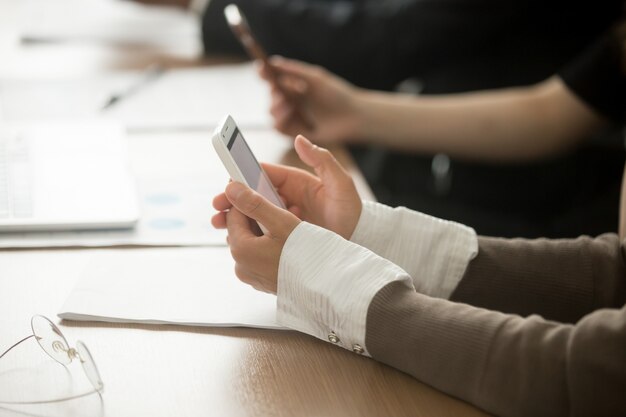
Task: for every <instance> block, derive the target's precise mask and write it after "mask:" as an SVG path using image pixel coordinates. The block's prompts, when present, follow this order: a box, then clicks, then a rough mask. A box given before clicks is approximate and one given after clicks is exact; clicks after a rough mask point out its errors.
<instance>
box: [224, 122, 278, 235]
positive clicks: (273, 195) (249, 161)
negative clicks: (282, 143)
mask: <svg viewBox="0 0 626 417" xmlns="http://www.w3.org/2000/svg"><path fill="white" fill-rule="evenodd" d="M212 142H213V147H214V148H215V151H216V152H217V155H218V156H219V157H220V159H221V160H222V163H223V164H224V166H225V167H226V170H227V171H228V174H229V175H230V178H232V179H233V181H239V182H241V183H243V184H246V185H247V186H248V187H250V188H252V189H253V190H255V191H256V192H258V193H259V194H261V195H262V196H263V197H265V198H267V199H268V200H269V201H271V202H272V203H274V204H275V205H277V206H278V207H280V208H283V209H284V208H285V205H284V204H283V201H282V200H281V199H280V197H279V196H278V193H277V192H276V189H275V188H274V186H273V185H272V183H271V182H270V180H269V178H268V177H267V174H266V173H265V171H263V168H261V165H260V164H259V162H258V161H257V159H256V158H255V156H254V154H253V153H252V150H251V149H250V146H248V143H247V142H246V140H245V139H244V137H243V135H242V134H241V131H240V130H239V128H238V127H237V125H236V124H235V121H234V120H233V118H232V117H231V116H230V115H227V116H226V117H225V118H224V119H223V120H222V122H221V123H220V124H219V125H218V127H217V128H216V129H215V132H213V138H212ZM259 226H260V227H261V230H262V231H263V233H267V230H266V229H265V228H264V227H263V225H259Z"/></svg>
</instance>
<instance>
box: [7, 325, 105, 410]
mask: <svg viewBox="0 0 626 417" xmlns="http://www.w3.org/2000/svg"><path fill="white" fill-rule="evenodd" d="M30 326H31V329H32V330H33V334H31V335H30V336H26V337H25V338H23V339H22V340H20V341H19V342H17V343H16V344H14V345H13V346H11V347H10V348H8V349H7V350H5V351H4V353H2V354H1V355H0V359H2V358H3V357H4V355H6V354H7V353H9V352H10V351H11V350H12V349H13V348H15V347H16V346H18V345H19V344H21V343H22V342H25V341H27V340H28V339H30V338H31V337H34V338H35V340H36V341H37V343H38V344H39V346H41V348H42V349H43V351H44V352H46V353H47V354H48V356H50V357H51V358H52V359H54V360H55V361H57V362H58V363H60V364H61V365H64V366H65V365H69V364H70V363H71V362H72V361H73V360H74V359H79V360H80V363H81V365H82V367H83V369H84V371H85V374H86V375H87V379H88V380H89V382H91V385H93V388H94V389H93V390H91V391H89V392H85V393H82V394H77V395H72V396H69V397H63V398H56V399H51V400H37V401H3V400H2V399H0V404H44V403H52V402H59V401H67V400H73V399H75V398H81V397H86V396H87V395H91V394H94V393H98V395H101V394H102V391H103V390H104V384H103V383H102V380H101V379H100V373H99V372H98V368H97V367H96V363H95V362H94V360H93V357H92V356H91V353H89V349H87V346H85V344H84V343H83V342H81V341H80V340H79V341H77V342H76V348H71V347H70V346H69V344H68V343H67V340H66V339H65V336H63V333H61V330H59V328H58V327H57V326H55V325H54V323H52V322H51V321H50V320H49V319H47V318H46V317H44V316H33V318H32V319H31V320H30Z"/></svg>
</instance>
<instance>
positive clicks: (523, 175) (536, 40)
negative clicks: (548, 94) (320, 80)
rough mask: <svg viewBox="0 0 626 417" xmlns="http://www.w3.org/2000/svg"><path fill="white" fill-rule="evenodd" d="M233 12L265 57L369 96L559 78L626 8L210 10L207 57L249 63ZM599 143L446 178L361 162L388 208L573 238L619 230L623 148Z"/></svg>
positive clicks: (563, 3)
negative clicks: (231, 20)
mask: <svg viewBox="0 0 626 417" xmlns="http://www.w3.org/2000/svg"><path fill="white" fill-rule="evenodd" d="M228 3H235V4H237V5H238V6H239V7H240V8H241V10H242V11H243V13H244V14H245V15H246V16H247V18H248V21H249V24H250V26H251V28H252V30H253V32H254V33H255V34H256V37H257V38H258V39H259V41H260V42H261V44H262V45H263V46H264V47H265V49H266V50H267V51H268V52H269V53H270V54H280V55H284V56H287V57H291V58H295V59H301V60H303V61H307V62H311V63H316V64H319V65H322V66H324V67H326V68H328V69H329V70H330V71H332V72H334V73H336V74H338V75H340V76H342V77H344V78H346V79H348V80H349V81H351V82H353V83H355V84H357V85H360V86H363V87H367V88H375V89H392V88H394V86H396V85H397V83H398V82H400V81H402V80H404V79H406V78H408V77H415V78H418V79H419V80H420V81H421V82H422V83H423V86H424V89H423V91H422V93H424V94H439V93H456V92H462V91H472V90H480V89H494V88H502V87H509V86H515V85H528V84H533V83H536V82H539V81H542V80H544V79H546V78H548V77H550V76H552V75H554V74H556V73H557V72H558V71H559V70H561V69H562V68H563V67H564V65H566V64H567V63H569V62H571V61H572V60H573V59H575V58H576V57H577V56H579V54H580V53H581V52H582V51H584V50H585V49H586V48H587V47H589V45H592V44H593V43H594V42H595V41H596V40H597V39H598V38H599V37H600V36H602V34H603V33H605V32H606V31H607V30H608V29H609V28H610V27H611V26H612V25H613V24H614V23H616V22H617V21H618V20H619V18H620V16H621V13H622V3H623V0H603V1H599V2H594V3H593V4H592V3H590V2H588V1H582V0H580V1H579V0H548V1H545V0H509V1H502V0H327V1H323V0H211V2H210V3H209V7H208V9H207V11H206V13H205V15H204V17H203V23H202V30H203V40H204V46H205V50H206V52H207V53H214V54H223V53H238V54H243V50H242V49H241V47H240V46H239V44H238V43H237V41H236V40H235V38H234V37H233V35H232V34H231V32H230V29H229V28H228V26H227V25H226V23H225V19H224V17H223V9H224V6H225V5H227V4H228ZM580 91H582V89H581V90H580ZM581 94H582V93H581ZM416 128H419V127H416ZM596 139H597V138H589V139H588V140H587V141H584V143H583V145H581V147H579V148H578V149H576V150H573V151H572V152H570V153H568V154H565V155H562V156H559V157H554V158H550V159H546V160H540V161H534V162H527V163H524V164H488V163H479V162H476V161H466V160H457V159H454V160H451V161H450V164H449V169H448V170H447V171H446V172H445V173H444V174H443V175H441V172H440V171H441V170H439V171H437V170H435V169H433V158H432V156H430V155H416V154H407V153H405V152H394V151H389V150H381V149H380V148H378V149H373V150H372V149H368V150H366V151H362V152H363V154H359V153H356V154H355V155H356V156H357V158H356V160H357V162H358V163H359V165H360V167H361V169H362V171H363V173H364V174H365V176H366V178H367V180H368V182H369V184H370V185H371V186H372V189H373V190H374V192H375V194H376V196H377V197H378V199H379V201H381V202H383V203H386V204H389V205H392V206H397V205H404V206H407V207H410V208H413V209H415V210H420V211H423V212H426V213H428V214H432V215H434V216H438V217H441V218H445V219H450V220H456V221H459V222H461V223H465V224H468V225H470V226H472V227H474V228H475V229H476V231H477V232H479V233H481V234H487V235H495V236H504V237H514V236H523V237H537V236H546V237H573V236H578V235H581V234H600V233H603V232H607V231H616V230H617V224H618V213H617V211H618V210H617V208H618V207H619V196H620V179H621V175H622V170H623V166H624V153H623V146H618V145H616V144H617V142H618V141H617V140H610V141H609V142H608V143H605V142H602V141H601V142H598V141H597V140H596ZM445 165H446V164H439V165H438V166H439V167H441V166H445ZM437 172H438V173H437Z"/></svg>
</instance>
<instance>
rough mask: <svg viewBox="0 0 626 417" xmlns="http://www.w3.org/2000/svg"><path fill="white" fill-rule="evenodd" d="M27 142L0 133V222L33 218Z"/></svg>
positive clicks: (5, 133) (17, 135)
mask: <svg viewBox="0 0 626 417" xmlns="http://www.w3.org/2000/svg"><path fill="white" fill-rule="evenodd" d="M29 164H30V150H29V144H28V140H27V139H26V138H24V137H21V136H20V135H19V134H17V133H15V132H7V131H3V132H0V219H7V218H24V217H31V216H32V215H33V202H32V193H31V191H32V182H31V170H30V166H29Z"/></svg>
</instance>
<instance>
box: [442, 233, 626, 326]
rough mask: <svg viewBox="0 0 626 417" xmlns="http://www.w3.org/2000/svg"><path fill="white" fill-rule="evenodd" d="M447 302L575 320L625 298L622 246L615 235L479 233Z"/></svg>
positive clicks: (623, 300) (614, 306)
mask: <svg viewBox="0 0 626 417" xmlns="http://www.w3.org/2000/svg"><path fill="white" fill-rule="evenodd" d="M478 243H479V253H478V256H477V257H476V258H475V259H474V260H472V261H471V262H470V264H469V266H468V268H467V270H466V272H465V275H464V276H463V279H462V280H461V282H460V283H459V285H458V286H457V289H456V290H455V292H454V293H453V294H452V296H451V300H453V301H458V302H463V303H467V304H471V305H474V306H478V307H484V308H488V309H491V310H497V311H501V312H505V313H515V314H519V315H522V316H527V315H530V314H538V315H541V316H543V317H544V318H546V319H550V320H556V321H560V322H567V323H575V322H577V321H578V320H579V319H580V318H582V317H583V316H585V315H586V314H589V313H590V312H592V311H594V310H596V309H599V308H618V307H621V306H622V305H623V304H624V303H625V302H626V267H625V258H626V254H625V253H626V252H625V246H624V244H621V245H620V241H619V238H618V237H617V235H615V234H606V235H602V236H600V237H598V238H595V239H592V238H590V237H580V238H577V239H558V240H548V239H536V240H527V239H500V238H489V237H479V241H478Z"/></svg>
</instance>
